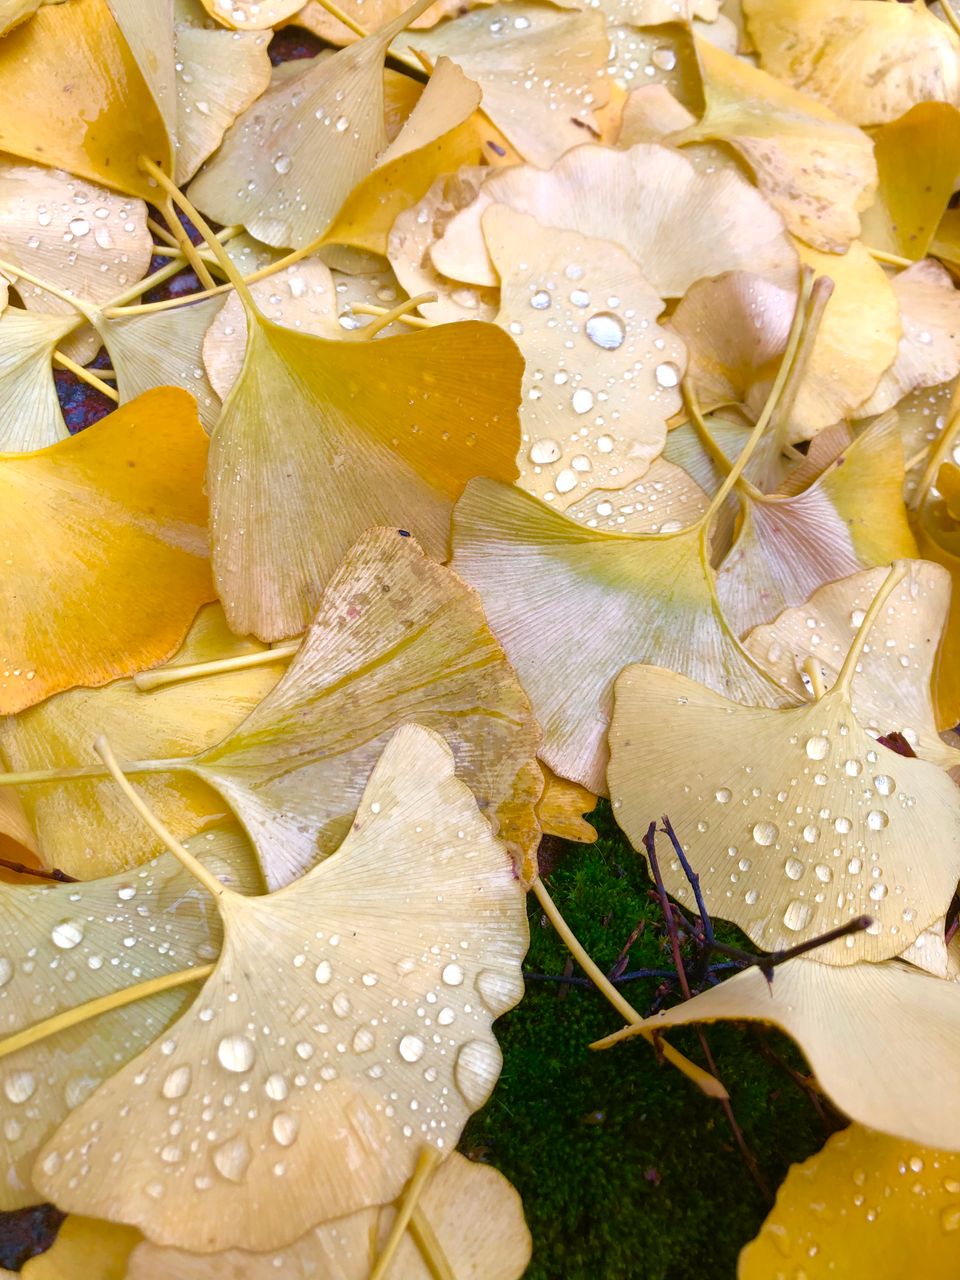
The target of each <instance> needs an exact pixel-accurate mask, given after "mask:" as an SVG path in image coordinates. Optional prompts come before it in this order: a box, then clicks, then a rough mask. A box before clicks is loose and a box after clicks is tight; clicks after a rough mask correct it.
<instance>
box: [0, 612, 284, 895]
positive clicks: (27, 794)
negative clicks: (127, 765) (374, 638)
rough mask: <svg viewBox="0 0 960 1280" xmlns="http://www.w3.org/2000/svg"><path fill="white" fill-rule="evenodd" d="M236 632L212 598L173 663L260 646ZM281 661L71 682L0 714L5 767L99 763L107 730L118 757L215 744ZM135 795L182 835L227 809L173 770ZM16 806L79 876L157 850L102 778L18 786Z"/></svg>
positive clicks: (56, 858) (51, 856)
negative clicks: (209, 672)
mask: <svg viewBox="0 0 960 1280" xmlns="http://www.w3.org/2000/svg"><path fill="white" fill-rule="evenodd" d="M263 648H264V646H263V645H261V644H258V643H257V642H256V641H251V640H238V639H237V638H236V637H235V636H234V635H233V634H232V633H231V631H230V630H229V629H228V627H227V625H226V622H225V620H224V617H223V611H222V610H221V608H220V606H219V605H210V606H208V607H207V608H205V609H203V610H201V612H200V614H199V615H198V617H197V620H196V622H195V623H194V624H193V626H192V627H191V629H190V632H189V633H188V635H187V638H186V640H185V641H184V643H183V647H182V648H181V649H180V650H179V651H178V653H177V655H176V657H175V658H174V659H173V662H172V666H173V667H174V668H176V667H178V666H184V665H189V664H193V663H198V662H207V661H210V660H211V659H231V658H235V657H239V656H242V655H245V654H252V653H260V652H262V651H263ZM282 671H283V663H282V662H281V661H279V660H278V661H277V662H276V663H274V664H272V665H270V666H258V667H253V668H249V669H246V670H244V669H240V670H236V671H228V672H225V673H224V674H222V675H217V676H211V677H208V678H206V679H203V678H201V679H194V680H189V681H185V682H182V683H175V684H169V685H167V686H165V687H163V688H160V689H157V690H156V691H155V692H152V693H149V694H146V693H140V692H139V691H138V689H137V686H136V685H135V684H134V682H133V680H131V679H125V680H117V681H115V682H114V683H113V684H109V685H107V686H106V687H105V688H103V689H71V690H69V691H68V692H67V693H62V694H59V695H58V696H55V697H53V698H48V699H47V700H46V701H45V702H42V703H41V704H40V705H39V706H37V707H31V708H30V709H29V710H27V711H23V712H21V713H20V714H19V715H18V716H11V717H7V718H6V719H3V720H0V757H2V759H3V762H4V765H5V767H6V768H7V769H9V770H12V771H15V772H17V773H33V772H36V771H38V770H45V769H54V768H57V767H59V768H66V769H71V768H83V767H84V766H86V765H91V764H94V765H96V764H97V763H98V761H97V757H96V756H95V755H94V753H93V749H92V744H93V741H94V739H95V738H96V736H97V734H98V733H106V734H107V736H108V737H109V738H110V741H111V742H112V743H113V744H114V746H115V748H116V750H117V751H118V752H119V753H120V755H121V757H122V758H123V759H125V760H144V759H150V758H157V759H162V758H165V757H180V756H189V755H194V754H196V753H197V752H200V751H203V750H205V749H206V748H207V747H211V746H213V745H214V744H215V743H217V742H219V741H220V739H221V738H223V737H224V736H225V735H226V734H228V733H229V732H231V731H232V730H233V729H235V728H236V727H237V725H239V724H240V723H241V721H242V720H243V719H244V718H245V717H246V716H247V715H248V714H249V712H251V711H252V710H253V709H254V707H255V706H256V705H257V703H258V702H260V700H261V699H262V698H263V697H264V696H265V695H266V694H267V693H269V691H270V690H271V689H272V688H273V686H274V685H275V684H276V682H277V680H278V679H279V678H280V675H281V673H282ZM140 786H141V788H142V790H143V793H144V795H145V796H146V797H147V799H148V800H149V802H150V804H151V805H152V806H153V808H154V810H155V812H156V813H157V814H158V816H159V817H160V819H161V820H162V821H163V822H164V823H165V824H166V825H167V827H168V828H169V829H170V830H171V831H172V832H173V833H174V835H176V836H178V837H180V838H183V837H185V836H188V835H191V834H192V833H193V832H195V831H197V830H199V829H200V828H201V827H203V826H206V825H208V824H209V823H211V822H213V821H216V820H220V819H224V818H226V817H227V816H229V813H230V810H229V806H228V805H227V804H226V803H225V802H224V800H223V799H222V798H221V797H220V796H219V795H218V794H217V793H216V792H215V791H214V790H213V789H212V788H211V787H210V786H208V785H207V784H206V783H205V782H203V781H202V780H201V779H199V778H196V777H194V776H192V775H190V774H185V773H182V772H176V773H170V772H167V773H159V774H156V775H152V774H151V775H146V776H144V777H143V778H142V779H141V780H140ZM19 794H20V798H21V800H22V802H23V805H24V809H25V814H26V818H27V820H28V822H29V823H30V825H31V828H32V830H33V831H34V832H35V833H36V839H37V841H38V843H39V847H40V848H41V849H42V850H43V854H44V858H45V859H46V861H47V863H48V865H50V866H55V867H58V868H59V869H60V870H61V871H65V872H67V874H68V875H72V876H76V877H78V878H79V879H81V880H89V879H92V878H93V877H94V876H98V875H108V874H110V873H112V872H115V871H119V870H122V869H123V868H124V867H129V866H130V865H131V862H132V861H134V862H141V861H143V859H144V858H146V857H151V856H153V855H154V854H156V853H157V852H159V850H160V848H161V844H160V842H159V841H158V840H156V838H155V837H153V836H152V835H150V834H147V833H144V831H143V829H142V823H140V821H139V820H138V819H137V817H136V815H135V814H132V813H131V812H130V809H129V806H128V805H127V804H125V803H124V801H123V799H122V797H121V796H120V795H119V794H118V793H117V789H116V787H115V786H114V785H113V783H112V782H111V781H109V780H105V779H103V778H102V777H93V778H77V779H74V780H73V781H71V783H70V785H69V786H64V785H63V784H60V783H38V784H36V785H33V786H25V787H23V788H22V789H21V790H20V792H19Z"/></svg>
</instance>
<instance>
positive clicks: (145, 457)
mask: <svg viewBox="0 0 960 1280" xmlns="http://www.w3.org/2000/svg"><path fill="white" fill-rule="evenodd" d="M67 7H70V6H67ZM38 16H39V15H38ZM36 20H37V19H34V21H36ZM206 452H207V441H206V436H205V435H204V434H203V430H202V428H201V426H200V423H199V422H198V421H197V416H196V409H195V408H194V404H193V400H192V398H191V397H190V396H189V395H188V394H187V393H186V392H185V391H181V390H179V389H176V388H173V387H165V388H162V389H160V390H157V391H150V392H147V394H146V395H143V396H139V397H138V398H137V399H136V400H133V401H131V403H130V404H128V405H125V406H124V407H123V408H121V409H118V410H117V411H116V412H115V413H112V414H110V415H109V417H106V418H103V419H102V420H101V421H100V422H98V423H95V424H94V425H93V426H92V427H89V428H88V429H87V430H86V431H84V432H82V433H81V434H80V435H78V436H73V437H71V438H70V439H69V440H61V441H60V442H59V443H57V444H55V445H51V447H50V448H49V449H43V450H40V451H39V452H37V453H29V454H7V455H4V456H0V556H2V558H3V562H4V571H3V593H4V594H3V599H4V608H3V610H2V612H0V712H2V713H4V714H6V713H9V712H12V711H21V710H22V709H23V708H24V707H30V706H33V705H34V703H37V702H40V701H41V700H42V699H43V698H47V697H49V696H50V694H52V693H59V692H60V691H61V690H63V689H69V688H71V687H72V686H74V685H89V686H93V685H101V684H106V683H108V681H110V680H115V679H116V678H117V677H118V676H123V675H129V674H132V673H133V672H134V671H138V670H140V669H141V668H143V667H145V666H150V665H151V664H153V663H157V662H163V661H164V660H165V659H166V658H168V657H170V655H171V654H172V653H173V652H174V651H175V650H176V648H177V646H178V645H179V644H180V642H181V641H182V640H183V637H184V635H185V634H186V631H187V628H188V626H189V625H190V622H191V621H192V619H193V616H194V614H195V613H196V611H197V609H198V608H199V607H200V605H201V604H204V603H206V602H207V601H208V600H210V599H212V598H213V589H212V585H211V582H210V569H209V564H208V561H207V545H206V527H205V525H206V502H205V500H204V497H203V492H202V488H201V486H202V481H203V465H204V461H205V458H206ZM78 528H81V529H83V537H82V538H78V537H77V529H78ZM91 601H96V609H93V608H92V607H91Z"/></svg>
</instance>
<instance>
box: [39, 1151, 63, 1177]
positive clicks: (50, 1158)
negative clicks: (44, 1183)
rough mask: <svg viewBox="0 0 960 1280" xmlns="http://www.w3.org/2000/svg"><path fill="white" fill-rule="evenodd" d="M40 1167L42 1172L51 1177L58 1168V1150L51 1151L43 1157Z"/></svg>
mask: <svg viewBox="0 0 960 1280" xmlns="http://www.w3.org/2000/svg"><path fill="white" fill-rule="evenodd" d="M40 1168H41V1169H42V1170H43V1172H44V1173H47V1174H49V1175H50V1176H51V1177H52V1176H53V1175H54V1174H55V1173H58V1172H59V1170H60V1153H59V1151H51V1152H50V1154H49V1155H46V1156H44V1157H43V1159H42V1160H41V1162H40Z"/></svg>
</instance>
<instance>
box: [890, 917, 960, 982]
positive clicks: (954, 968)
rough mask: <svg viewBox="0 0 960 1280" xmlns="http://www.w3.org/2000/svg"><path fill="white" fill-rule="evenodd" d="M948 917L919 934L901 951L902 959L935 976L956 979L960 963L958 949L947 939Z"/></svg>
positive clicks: (959, 974) (959, 970)
mask: <svg viewBox="0 0 960 1280" xmlns="http://www.w3.org/2000/svg"><path fill="white" fill-rule="evenodd" d="M946 923H947V922H946V917H944V919H942V920H936V921H934V923H933V924H932V925H931V926H930V928H929V929H924V931H923V933H921V934H918V935H917V937H916V938H915V939H914V940H913V942H912V943H911V944H910V946H909V947H906V948H905V949H904V950H903V951H901V953H900V959H901V960H906V961H907V962H908V963H909V964H912V965H916V967H917V968H918V969H922V970H923V971H924V973H931V974H933V976H934V977H935V978H948V979H951V980H955V979H956V978H958V977H960V965H958V963H957V959H958V957H957V955H956V950H955V949H954V950H953V952H951V948H950V947H949V946H948V944H947V940H946Z"/></svg>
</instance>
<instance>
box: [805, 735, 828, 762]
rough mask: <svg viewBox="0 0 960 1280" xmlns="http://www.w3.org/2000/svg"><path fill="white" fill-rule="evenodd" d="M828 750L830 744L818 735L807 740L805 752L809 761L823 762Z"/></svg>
mask: <svg viewBox="0 0 960 1280" xmlns="http://www.w3.org/2000/svg"><path fill="white" fill-rule="evenodd" d="M829 750H830V743H829V742H828V741H827V740H826V738H823V737H821V736H820V735H819V734H815V735H814V736H813V737H812V738H808V739H807V745H806V752H807V755H808V756H809V757H810V759H811V760H823V759H824V758H825V757H826V754H827V752H828V751H829Z"/></svg>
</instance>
